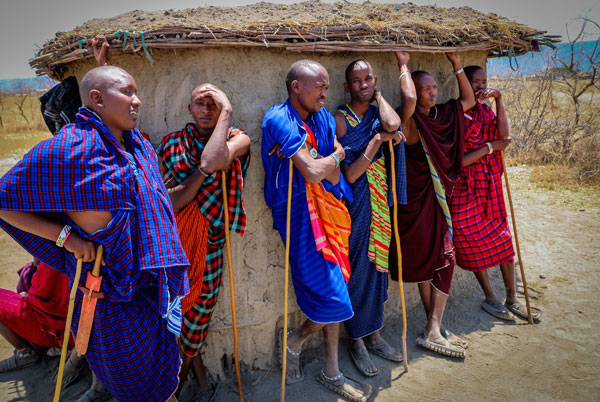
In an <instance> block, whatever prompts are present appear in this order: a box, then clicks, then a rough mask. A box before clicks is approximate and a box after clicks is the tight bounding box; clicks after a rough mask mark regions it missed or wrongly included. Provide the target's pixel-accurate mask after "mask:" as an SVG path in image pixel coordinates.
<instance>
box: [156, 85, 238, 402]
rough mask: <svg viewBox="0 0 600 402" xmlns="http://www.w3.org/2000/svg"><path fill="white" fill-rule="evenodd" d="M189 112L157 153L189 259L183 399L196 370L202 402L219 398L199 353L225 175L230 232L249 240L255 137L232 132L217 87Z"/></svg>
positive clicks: (196, 97)
mask: <svg viewBox="0 0 600 402" xmlns="http://www.w3.org/2000/svg"><path fill="white" fill-rule="evenodd" d="M188 110H189V112H190V114H191V116H192V119H193V120H194V122H193V123H188V124H187V125H186V126H185V127H184V128H183V129H182V130H180V131H176V132H173V133H170V134H168V135H167V136H165V137H164V138H163V140H162V141H161V143H160V145H159V147H158V149H157V152H158V154H159V156H160V158H161V159H162V162H163V164H162V168H163V169H162V170H163V175H164V179H165V181H166V183H167V187H168V191H169V197H170V198H171V201H172V203H173V209H174V211H175V218H176V219H177V227H178V229H179V234H180V236H181V242H182V243H183V247H184V249H185V252H186V255H187V257H188V258H189V260H190V267H189V268H188V276H189V278H190V294H189V295H187V296H186V297H185V298H184V299H183V301H182V313H183V327H182V332H181V337H180V338H179V350H180V353H181V358H182V360H183V363H182V366H181V371H180V374H179V378H180V383H179V388H178V393H179V391H180V390H181V389H182V387H183V384H184V383H185V380H186V379H187V376H188V372H189V370H190V368H191V367H193V369H194V373H195V374H196V381H197V382H198V393H197V400H201V401H208V400H212V399H214V397H215V393H216V386H213V385H211V384H210V382H209V379H208V376H207V374H206V370H205V368H204V364H203V362H202V357H201V355H200V352H201V351H202V347H203V346H204V341H205V339H206V334H207V330H208V324H209V321H210V318H211V317H212V314H213V311H214V308H215V304H216V303H217V297H218V295H219V288H220V284H221V274H222V270H223V245H224V244H225V224H224V208H223V189H222V185H221V180H222V179H221V175H223V174H224V173H225V172H226V173H225V174H226V178H227V197H228V200H229V205H228V206H229V216H230V230H232V231H235V232H238V233H240V234H241V235H243V234H244V229H245V227H246V212H245V211H244V204H243V202H242V188H243V183H244V178H245V176H246V172H247V170H248V164H249V162H250V155H249V153H248V151H249V148H250V138H249V137H248V136H247V135H246V133H245V132H244V130H240V129H237V128H234V127H231V121H232V115H233V109H232V107H231V103H230V102H229V99H228V98H227V95H225V93H224V92H223V91H221V90H220V89H219V88H217V87H216V86H214V85H212V84H202V85H200V86H198V87H197V88H195V89H194V90H193V91H192V95H191V99H190V103H189V105H188Z"/></svg>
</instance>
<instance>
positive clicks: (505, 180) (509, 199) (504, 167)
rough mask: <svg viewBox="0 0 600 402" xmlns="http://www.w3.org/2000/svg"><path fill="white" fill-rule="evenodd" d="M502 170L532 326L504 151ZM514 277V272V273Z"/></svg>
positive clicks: (531, 320) (530, 320) (528, 314)
mask: <svg viewBox="0 0 600 402" xmlns="http://www.w3.org/2000/svg"><path fill="white" fill-rule="evenodd" d="M502 168H503V169H504V183H505V184H506V194H507V195H508V203H509V204H510V216H511V218H512V224H513V232H514V234H515V242H516V243H517V256H518V257H519V269H520V270H521V279H522V280H523V291H524V293H525V304H526V305H527V318H528V320H529V323H530V324H533V316H532V315H531V306H530V304H529V293H528V292H527V279H525V270H524V268H523V260H522V259H521V248H520V247H519V235H518V234H517V220H516V219H515V210H514V208H513V203H512V197H511V196H510V186H509V184H508V174H507V172H506V161H505V160H504V151H502ZM513 275H514V272H513Z"/></svg>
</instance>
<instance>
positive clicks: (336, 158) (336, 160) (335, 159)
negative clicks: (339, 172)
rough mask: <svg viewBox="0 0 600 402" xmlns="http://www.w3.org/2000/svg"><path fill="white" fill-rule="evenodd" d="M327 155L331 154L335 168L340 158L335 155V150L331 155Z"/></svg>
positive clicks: (338, 164)
mask: <svg viewBox="0 0 600 402" xmlns="http://www.w3.org/2000/svg"><path fill="white" fill-rule="evenodd" d="M313 149H314V148H313ZM329 156H331V157H332V158H333V160H334V161H335V167H336V168H337V167H338V166H340V158H339V157H338V156H337V154H336V153H335V152H332V153H331V155H329Z"/></svg>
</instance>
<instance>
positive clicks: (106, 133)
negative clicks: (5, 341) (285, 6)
mask: <svg viewBox="0 0 600 402" xmlns="http://www.w3.org/2000/svg"><path fill="white" fill-rule="evenodd" d="M80 88H81V98H82V101H83V105H84V106H83V107H82V108H80V109H79V113H78V114H77V121H76V122H75V123H74V124H70V125H67V126H65V127H63V128H62V129H61V130H60V131H59V133H58V134H57V135H56V136H55V137H53V138H50V139H48V140H45V141H42V142H41V143H40V144H38V145H37V146H36V147H34V148H33V149H32V150H31V151H29V152H28V153H27V154H26V155H25V156H24V158H23V160H21V161H20V162H19V163H18V164H17V165H16V166H15V167H13V168H12V169H11V170H10V171H9V172H8V173H7V174H6V175H5V176H4V177H3V178H2V179H1V180H0V225H1V226H2V227H3V228H4V229H5V230H6V231H7V232H8V233H9V234H10V235H11V236H12V237H13V238H14V239H15V240H16V241H17V242H19V243H20V244H21V245H22V246H23V247H24V248H25V249H27V251H29V252H30V253H31V254H33V255H34V256H35V257H37V258H39V259H40V261H42V262H44V263H45V264H47V265H49V266H50V267H52V268H54V269H56V270H58V271H61V272H64V273H66V274H67V275H69V277H70V278H71V281H73V279H74V275H75V267H76V264H77V259H81V260H82V261H83V270H82V276H81V278H82V281H81V285H83V286H84V285H85V280H84V279H83V278H85V277H86V274H87V272H88V271H89V270H90V269H91V267H92V265H93V262H94V260H95V259H96V257H97V256H96V246H98V245H102V246H104V254H103V257H102V260H103V264H102V267H101V269H100V275H101V276H102V278H103V279H102V285H101V288H100V293H101V294H102V298H99V299H98V302H97V306H96V311H95V315H94V317H93V326H92V331H91V335H90V338H89V346H88V349H87V353H86V358H87V360H88V362H89V364H90V367H91V369H92V371H93V372H94V374H96V375H97V377H98V379H99V381H100V383H101V384H102V385H104V387H106V389H108V391H109V392H110V393H111V394H112V395H113V396H114V397H115V398H117V399H118V400H127V401H134V400H140V401H141V400H144V401H161V402H162V401H167V400H168V401H172V400H175V397H174V393H175V391H176V388H177V382H178V380H177V373H178V371H179V366H180V359H179V354H178V353H177V343H176V339H177V335H178V332H179V330H178V328H174V327H173V326H172V325H167V324H168V322H167V319H169V318H172V317H171V316H172V312H174V311H177V310H178V301H179V300H180V297H181V296H183V295H185V294H186V293H187V292H188V290H189V286H188V280H187V275H186V272H185V268H186V266H187V265H188V261H187V259H186V256H185V253H184V251H183V248H182V246H181V243H180V241H179V236H178V234H177V228H176V226H175V218H174V216H173V210H172V208H171V203H170V202H169V197H168V194H167V190H166V188H165V186H164V185H163V183H162V180H161V176H160V173H159V170H158V164H157V160H156V158H155V157H154V151H153V149H152V146H151V144H150V143H149V142H148V141H146V140H145V139H144V138H143V137H142V136H141V135H140V132H139V131H138V130H137V129H136V124H137V117H138V112H139V108H140V106H141V102H140V100H139V98H138V97H137V88H136V84H135V80H134V79H133V77H131V75H129V74H128V73H127V72H126V71H125V70H123V69H121V68H118V67H112V66H104V67H97V68H94V69H92V70H90V71H89V72H88V73H87V74H86V75H85V76H84V77H83V79H82V82H81V85H80ZM48 161H50V163H48ZM81 304H82V292H78V293H77V298H76V302H75V310H74V311H75V313H74V316H73V326H72V330H73V332H74V333H75V335H77V331H78V327H79V322H80V311H81ZM171 323H172V320H171V322H169V324H171ZM106 398H107V395H106V394H103V393H101V392H100V391H99V389H98V388H94V387H92V389H90V390H88V392H87V393H86V394H85V395H84V397H83V398H82V400H105V399H106Z"/></svg>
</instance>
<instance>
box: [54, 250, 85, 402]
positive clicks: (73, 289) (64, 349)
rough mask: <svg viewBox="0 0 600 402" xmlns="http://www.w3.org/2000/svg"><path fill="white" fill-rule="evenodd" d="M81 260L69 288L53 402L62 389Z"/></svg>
mask: <svg viewBox="0 0 600 402" xmlns="http://www.w3.org/2000/svg"><path fill="white" fill-rule="evenodd" d="M81 266H82V261H81V259H80V258H79V259H77V269H76V270H75V279H74V280H73V285H72V286H71V293H70V294H69V309H68V310H67V321H66V322H65V334H64V336H63V344H62V350H61V352H60V363H59V364H58V376H57V377H56V387H55V388H54V402H58V401H59V399H60V389H61V388H62V380H63V372H64V370H65V360H66V357H67V348H68V347H69V334H70V332H71V320H72V319H73V309H74V306H75V296H76V295H77V288H78V287H79V279H80V278H81Z"/></svg>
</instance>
